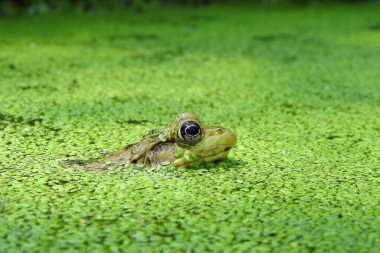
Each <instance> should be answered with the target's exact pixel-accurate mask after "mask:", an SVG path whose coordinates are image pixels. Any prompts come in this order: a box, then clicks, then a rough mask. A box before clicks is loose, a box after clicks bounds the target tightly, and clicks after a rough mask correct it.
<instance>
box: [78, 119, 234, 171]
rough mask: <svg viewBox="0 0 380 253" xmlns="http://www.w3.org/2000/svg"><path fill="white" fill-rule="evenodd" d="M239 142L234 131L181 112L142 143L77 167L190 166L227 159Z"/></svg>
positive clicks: (152, 132)
mask: <svg viewBox="0 0 380 253" xmlns="http://www.w3.org/2000/svg"><path fill="white" fill-rule="evenodd" d="M236 141H237V138H236V135H235V134H234V133H233V132H232V131H231V130H229V129H226V128H223V127H220V126H203V125H201V122H200V120H199V118H198V116H196V115H194V114H192V113H181V114H179V115H177V116H176V117H175V119H174V121H173V122H172V124H171V125H170V126H168V127H166V128H162V129H159V130H156V129H153V130H150V131H149V132H148V133H147V135H146V136H144V137H143V138H142V139H141V140H140V141H139V142H137V143H134V144H130V145H128V146H126V147H125V148H123V149H121V150H118V151H116V152H114V153H112V154H111V155H109V156H107V157H105V158H103V159H100V160H98V161H95V162H92V163H88V164H85V165H77V167H81V168H84V169H87V170H107V169H109V167H111V166H123V165H127V164H136V165H140V166H147V167H149V166H154V165H162V166H173V167H177V168H181V167H190V166H191V165H194V164H199V163H204V162H216V161H220V160H222V159H225V158H226V157H227V155H228V153H229V151H230V150H231V149H232V148H233V147H234V146H235V145H236ZM71 167H73V166H71ZM74 167H75V166H74Z"/></svg>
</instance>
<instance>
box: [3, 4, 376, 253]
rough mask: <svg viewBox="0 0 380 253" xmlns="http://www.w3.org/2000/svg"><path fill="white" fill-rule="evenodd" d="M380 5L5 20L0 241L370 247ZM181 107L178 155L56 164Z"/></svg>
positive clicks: (174, 247) (126, 137)
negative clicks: (183, 156)
mask: <svg viewBox="0 0 380 253" xmlns="http://www.w3.org/2000/svg"><path fill="white" fill-rule="evenodd" d="M379 11H380V5H379V4H367V5H336V6H335V5H331V6H330V5H327V6H308V7H302V8H296V7H289V8H286V9H277V8H266V7H263V8H258V7H255V6H249V5H247V6H210V7H204V8H190V7H189V8H187V7H186V8H172V7H171V8H169V7H167V8H161V9H158V10H154V11H153V10H151V11H149V10H148V11H146V12H144V13H140V14H138V13H134V12H121V11H120V12H104V13H93V14H57V15H52V14H46V15H40V16H21V17H7V18H2V19H0V252H62V251H70V252H118V251H128V252H141V251H144V252H152V251H154V252H158V251H163V252H204V251H212V252H273V251H275V252H377V251H378V249H379V248H380V236H379V227H380V203H379V201H380V198H379V195H380V170H379V168H380V166H379V164H380V141H379V139H380V138H379V137H380V127H379V126H380V117H379V115H380V114H379V113H380V110H379V106H380V85H379V80H380V73H379V69H380V59H379V55H380V33H379V31H378V29H377V24H378V23H379V19H378V13H379ZM182 111H191V112H194V113H196V114H197V115H199V116H200V117H201V119H202V121H203V122H204V123H207V124H215V125H222V126H225V127H228V128H231V129H233V130H234V131H235V132H236V134H237V136H238V145H237V147H236V148H235V149H233V150H232V151H231V154H230V156H229V159H227V160H225V161H222V162H219V163H216V164H206V165H203V166H200V167H194V168H190V169H172V168H165V167H158V168H149V169H145V168H131V167H126V168H115V169H114V170H112V171H111V172H109V173H88V172H84V171H77V170H72V169H69V170H67V169H64V168H62V166H60V161H62V160H67V159H72V160H90V159H96V158H99V157H102V156H103V155H104V154H106V153H108V152H112V151H114V150H116V149H118V148H120V147H122V146H125V145H127V144H128V143H131V142H134V141H138V140H139V139H140V138H141V137H142V136H143V134H144V133H146V132H147V131H148V130H149V129H152V128H160V127H163V126H166V125H167V124H168V123H170V121H171V119H172V117H173V116H174V115H175V114H176V113H178V112H182Z"/></svg>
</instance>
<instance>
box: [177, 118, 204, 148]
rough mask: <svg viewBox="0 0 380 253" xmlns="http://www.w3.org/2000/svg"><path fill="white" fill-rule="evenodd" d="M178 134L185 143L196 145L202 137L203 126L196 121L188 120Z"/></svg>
mask: <svg viewBox="0 0 380 253" xmlns="http://www.w3.org/2000/svg"><path fill="white" fill-rule="evenodd" d="M178 134H179V135H181V138H182V140H183V141H184V142H185V143H187V144H188V145H194V144H196V143H198V142H199V141H200V140H201V139H202V128H201V126H200V125H199V124H198V123H197V122H195V121H187V122H185V123H183V125H182V126H181V128H180V130H179V133H178Z"/></svg>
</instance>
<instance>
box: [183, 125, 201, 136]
mask: <svg viewBox="0 0 380 253" xmlns="http://www.w3.org/2000/svg"><path fill="white" fill-rule="evenodd" d="M185 132H186V134H188V135H197V134H198V133H199V127H198V126H196V125H190V126H188V127H187V128H186V129H185Z"/></svg>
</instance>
